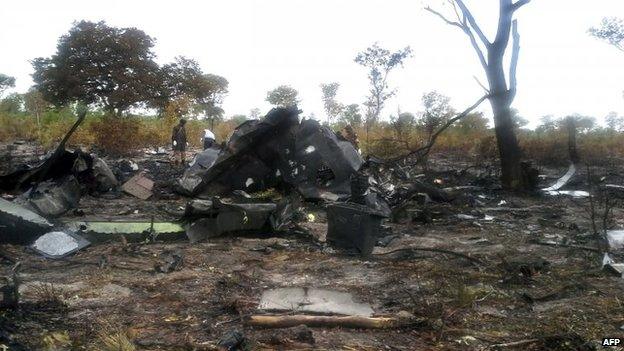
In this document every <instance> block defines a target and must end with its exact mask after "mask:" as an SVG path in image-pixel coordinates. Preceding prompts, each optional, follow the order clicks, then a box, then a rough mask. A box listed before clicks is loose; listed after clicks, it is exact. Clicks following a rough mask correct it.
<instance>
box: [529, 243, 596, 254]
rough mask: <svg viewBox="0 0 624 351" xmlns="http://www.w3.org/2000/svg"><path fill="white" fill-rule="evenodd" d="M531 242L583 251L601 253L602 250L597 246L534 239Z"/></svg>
mask: <svg viewBox="0 0 624 351" xmlns="http://www.w3.org/2000/svg"><path fill="white" fill-rule="evenodd" d="M533 244H537V245H542V246H553V247H565V248H570V249H578V250H585V251H591V252H596V253H602V250H600V249H599V248H596V247H591V246H583V245H570V244H560V243H549V242H545V241H535V242H533Z"/></svg>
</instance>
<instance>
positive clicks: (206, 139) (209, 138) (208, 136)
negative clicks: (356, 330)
mask: <svg viewBox="0 0 624 351" xmlns="http://www.w3.org/2000/svg"><path fill="white" fill-rule="evenodd" d="M202 142H203V144H204V150H206V149H209V148H211V147H212V145H213V144H214V142H215V135H214V133H213V132H212V131H210V129H204V136H203V137H202Z"/></svg>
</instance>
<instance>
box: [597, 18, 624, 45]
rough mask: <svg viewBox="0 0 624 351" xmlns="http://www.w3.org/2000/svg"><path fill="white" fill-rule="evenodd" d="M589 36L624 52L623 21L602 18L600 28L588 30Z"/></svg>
mask: <svg viewBox="0 0 624 351" xmlns="http://www.w3.org/2000/svg"><path fill="white" fill-rule="evenodd" d="M589 34H590V35H591V36H593V37H595V38H598V39H600V40H604V41H606V42H608V43H609V44H611V45H613V46H615V47H616V48H617V49H619V50H621V51H624V20H622V19H620V18H617V17H605V18H603V19H602V23H601V24H600V27H592V28H590V29H589Z"/></svg>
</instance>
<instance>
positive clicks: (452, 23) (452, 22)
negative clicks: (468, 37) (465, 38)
mask: <svg viewBox="0 0 624 351" xmlns="http://www.w3.org/2000/svg"><path fill="white" fill-rule="evenodd" d="M425 11H429V12H431V13H433V14H434V15H436V16H438V17H440V19H442V20H443V21H444V22H446V24H448V25H451V26H455V27H458V28H459V29H461V30H462V31H465V30H464V27H463V26H462V25H461V23H459V22H455V21H451V20H450V19H448V18H446V17H444V15H443V14H441V13H440V12H438V11H436V10H434V9H432V8H431V7H429V6H427V7H425Z"/></svg>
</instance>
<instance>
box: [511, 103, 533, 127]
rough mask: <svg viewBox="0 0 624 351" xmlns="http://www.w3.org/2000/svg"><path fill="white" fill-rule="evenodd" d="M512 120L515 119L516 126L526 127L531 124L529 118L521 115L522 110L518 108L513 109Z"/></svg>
mask: <svg viewBox="0 0 624 351" xmlns="http://www.w3.org/2000/svg"><path fill="white" fill-rule="evenodd" d="M511 120H512V121H513V125H514V128H516V129H520V128H524V127H526V126H527V125H528V124H529V120H528V119H526V118H524V117H522V116H521V115H520V111H518V109H516V108H512V109H511Z"/></svg>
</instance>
